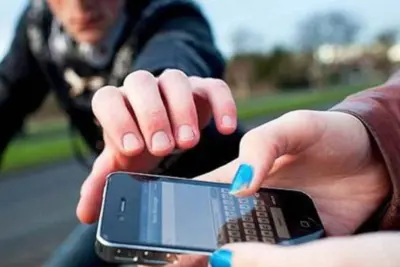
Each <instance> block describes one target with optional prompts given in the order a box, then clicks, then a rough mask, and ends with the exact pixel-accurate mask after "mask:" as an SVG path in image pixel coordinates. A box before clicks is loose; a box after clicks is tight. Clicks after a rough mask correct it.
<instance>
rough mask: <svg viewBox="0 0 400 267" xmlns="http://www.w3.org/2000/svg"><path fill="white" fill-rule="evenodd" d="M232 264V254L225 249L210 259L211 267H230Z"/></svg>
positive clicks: (215, 253)
mask: <svg viewBox="0 0 400 267" xmlns="http://www.w3.org/2000/svg"><path fill="white" fill-rule="evenodd" d="M231 264H232V252H231V251H229V250H225V249H220V250H217V251H215V252H214V253H213V254H212V255H211V257H210V265H211V267H230V266H231Z"/></svg>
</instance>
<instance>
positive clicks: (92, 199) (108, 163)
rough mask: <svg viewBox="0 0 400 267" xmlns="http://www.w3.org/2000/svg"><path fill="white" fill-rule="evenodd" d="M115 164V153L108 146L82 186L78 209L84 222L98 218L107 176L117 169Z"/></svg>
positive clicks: (90, 221)
mask: <svg viewBox="0 0 400 267" xmlns="http://www.w3.org/2000/svg"><path fill="white" fill-rule="evenodd" d="M115 166H116V164H115V161H114V157H113V154H112V152H111V151H110V150H109V149H107V148H106V149H105V150H104V151H103V152H102V153H101V154H100V155H99V157H98V158H97V159H96V161H95V162H94V164H93V168H92V172H91V173H90V174H89V176H88V178H87V179H86V180H85V182H84V183H83V185H82V187H81V197H80V200H79V203H78V207H77V210H76V213H77V216H78V218H79V220H80V221H81V222H82V223H93V222H95V221H96V220H97V219H98V216H99V212H100V207H101V201H102V195H103V189H104V185H105V183H106V178H107V176H108V175H109V174H110V173H111V172H113V171H115V170H116V168H115Z"/></svg>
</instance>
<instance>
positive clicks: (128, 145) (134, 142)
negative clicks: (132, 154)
mask: <svg viewBox="0 0 400 267" xmlns="http://www.w3.org/2000/svg"><path fill="white" fill-rule="evenodd" d="M122 145H123V146H124V149H125V150H126V151H133V150H135V149H137V148H138V147H139V146H140V142H139V140H138V139H137V137H136V136H135V135H134V134H133V133H127V134H125V135H124V137H123V138H122Z"/></svg>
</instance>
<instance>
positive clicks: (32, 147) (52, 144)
mask: <svg viewBox="0 0 400 267" xmlns="http://www.w3.org/2000/svg"><path fill="white" fill-rule="evenodd" d="M78 141H79V140H78ZM79 144H80V146H81V149H82V150H83V151H84V152H87V151H88V150H87V149H86V148H85V146H84V145H83V143H82V142H80V143H79ZM72 155H73V151H72V146H71V140H70V139H69V138H68V137H67V136H65V137H59V138H54V139H50V140H49V139H43V140H38V141H17V142H14V143H13V144H12V145H11V146H10V147H9V148H8V149H7V152H6V155H5V157H4V160H3V163H2V171H3V172H7V171H11V170H17V169H22V168H29V167H35V166H39V165H43V164H47V163H54V162H58V161H62V160H66V159H69V158H71V156H72Z"/></svg>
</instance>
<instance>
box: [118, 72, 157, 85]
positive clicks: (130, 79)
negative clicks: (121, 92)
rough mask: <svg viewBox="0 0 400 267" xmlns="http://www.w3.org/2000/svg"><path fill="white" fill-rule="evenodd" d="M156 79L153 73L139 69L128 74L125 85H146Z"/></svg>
mask: <svg viewBox="0 0 400 267" xmlns="http://www.w3.org/2000/svg"><path fill="white" fill-rule="evenodd" d="M154 81H155V77H154V75H153V74H152V73H150V72H148V71H145V70H138V71H135V72H132V73H131V74H129V75H128V76H126V78H125V80H124V87H125V86H131V85H138V84H140V85H145V84H150V83H152V82H154Z"/></svg>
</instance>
